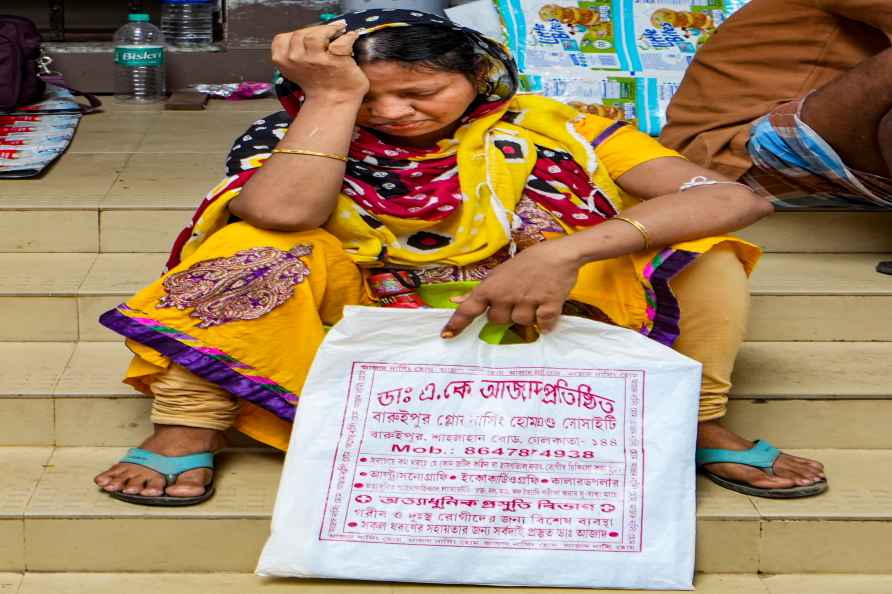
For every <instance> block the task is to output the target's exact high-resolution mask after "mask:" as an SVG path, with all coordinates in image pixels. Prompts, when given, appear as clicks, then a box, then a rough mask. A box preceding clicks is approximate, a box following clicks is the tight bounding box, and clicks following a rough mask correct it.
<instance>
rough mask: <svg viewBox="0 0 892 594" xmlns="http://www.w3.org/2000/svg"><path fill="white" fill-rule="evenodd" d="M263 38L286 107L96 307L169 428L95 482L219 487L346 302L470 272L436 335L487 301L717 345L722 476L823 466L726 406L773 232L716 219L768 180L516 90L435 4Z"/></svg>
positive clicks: (280, 427) (759, 478) (785, 479)
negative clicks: (230, 454)
mask: <svg viewBox="0 0 892 594" xmlns="http://www.w3.org/2000/svg"><path fill="white" fill-rule="evenodd" d="M272 53H273V61H274V62H275V63H276V65H277V66H278V67H279V70H280V72H281V75H282V77H283V78H282V79H281V81H280V84H279V85H278V92H279V95H280V98H281V100H282V103H283V105H284V106H285V108H286V110H287V113H286V112H281V113H279V114H275V115H273V116H270V117H268V118H266V119H264V120H262V121H260V122H257V123H256V124H255V125H254V126H253V127H252V128H251V129H250V130H249V131H248V132H247V133H246V134H245V135H244V136H243V137H241V138H240V139H239V140H238V141H237V142H236V144H235V145H234V146H233V149H232V152H231V154H230V158H229V162H228V170H229V174H230V177H227V178H226V179H225V180H223V182H221V184H220V185H218V186H217V187H216V188H215V189H214V190H212V191H211V193H210V194H209V195H208V198H207V199H206V200H205V201H204V202H203V203H202V204H201V206H200V207H199V209H198V212H197V213H196V215H195V218H194V220H193V224H192V225H190V227H189V229H187V230H186V231H185V232H184V233H183V234H181V236H180V238H179V239H178V240H177V242H176V244H175V246H174V250H173V254H172V256H171V259H170V262H169V271H168V272H167V273H166V274H165V275H164V276H163V277H162V278H161V279H159V280H158V281H157V282H155V283H153V284H152V285H150V286H149V287H147V288H146V289H144V290H142V291H140V292H139V293H138V294H137V295H136V296H135V297H133V298H132V299H131V300H129V301H128V302H127V303H126V304H123V305H121V306H119V307H118V308H116V309H114V310H112V311H110V312H108V313H106V314H104V315H103V316H102V323H103V324H105V325H106V326H108V327H109V328H111V329H113V330H115V331H117V332H119V333H120V334H122V335H124V336H125V337H127V338H128V345H129V347H130V348H131V349H132V350H133V352H134V353H135V357H134V359H133V362H132V364H131V366H130V369H129V370H128V372H127V377H126V379H125V381H126V382H127V383H129V384H131V385H133V386H135V387H136V388H137V389H139V390H141V391H143V392H145V393H146V394H150V395H152V396H153V397H154V402H153V408H152V421H153V423H154V424H155V432H154V434H153V435H152V436H150V437H149V438H148V439H147V440H146V441H145V442H143V444H142V445H141V446H140V447H139V448H136V449H133V450H131V451H130V453H129V454H128V456H127V457H125V458H124V459H123V460H121V461H120V462H119V463H117V464H114V465H113V466H112V467H111V468H109V469H108V470H106V471H105V472H102V473H101V474H99V475H98V476H97V477H96V479H95V481H96V484H97V485H99V486H100V487H102V488H103V489H104V490H105V491H107V492H109V493H110V494H112V495H113V496H115V497H117V498H119V499H123V500H125V501H129V502H133V503H143V504H154V505H189V504H193V503H197V502H199V501H203V500H204V499H207V498H208V497H210V495H211V494H212V493H213V470H212V469H213V452H214V451H216V450H218V449H220V448H222V447H223V446H224V440H223V435H222V432H223V431H224V430H226V429H228V428H230V427H233V426H234V427H236V428H237V429H239V430H241V431H242V432H244V433H246V434H248V435H250V436H252V437H254V438H256V439H258V440H260V441H262V442H264V443H267V444H270V445H273V446H275V447H278V448H280V449H285V447H286V445H287V443H288V438H289V433H290V430H291V421H292V419H293V417H294V413H295V407H296V406H297V404H298V400H299V396H298V395H299V394H300V392H301V387H302V385H303V382H304V379H305V377H306V373H307V371H308V369H309V366H310V364H311V362H312V360H313V356H314V354H315V352H316V349H317V348H318V346H319V344H320V342H321V341H322V339H323V337H324V333H325V329H324V328H325V326H326V325H329V324H333V323H335V322H337V320H338V319H339V317H340V316H341V312H342V309H343V307H344V306H345V305H350V304H366V305H374V304H377V305H385V306H386V305H398V306H418V305H421V303H419V300H420V299H422V298H426V299H428V303H427V304H428V305H434V306H442V305H444V304H446V305H448V304H449V302H450V300H449V297H448V296H450V295H452V296H455V295H461V296H460V297H458V298H456V299H454V300H453V303H460V305H459V306H458V308H457V310H456V312H455V314H454V316H453V317H452V318H451V320H450V322H449V323H448V325H447V326H446V327H445V328H444V329H443V337H444V339H448V338H450V337H451V336H454V335H456V334H457V333H459V332H461V331H462V329H463V328H464V327H465V326H467V324H468V323H469V322H470V321H471V320H473V319H474V318H475V317H477V316H480V315H484V314H486V315H487V316H488V318H489V320H491V321H492V322H494V323H498V324H508V323H513V324H517V325H519V326H530V325H537V326H538V327H539V328H540V329H541V330H543V331H548V330H549V329H550V328H551V327H552V326H553V325H554V323H555V321H556V319H557V317H558V316H559V315H560V314H561V312H562V311H563V312H564V313H571V314H574V315H583V316H587V317H591V318H595V319H599V320H602V321H607V322H610V323H613V324H618V325H621V326H624V327H627V328H631V329H633V330H636V331H640V332H641V333H643V334H645V335H647V336H649V337H650V338H652V339H654V340H657V341H659V342H661V343H663V344H666V345H670V346H673V347H674V348H675V349H676V350H678V351H679V352H681V353H684V354H685V355H688V356H689V357H692V358H693V359H696V360H698V361H700V362H702V363H703V382H702V396H701V406H700V424H699V436H698V446H699V448H700V449H698V463H699V464H700V465H701V467H702V468H703V469H704V470H705V471H706V472H707V475H708V476H709V477H710V478H712V479H713V480H715V481H717V482H719V483H721V484H723V485H725V486H727V487H729V488H733V489H735V490H738V491H742V492H746V493H750V494H755V495H762V496H773V497H797V496H806V495H813V494H817V493H820V492H822V491H823V490H825V489H826V485H827V483H826V481H825V480H824V474H823V467H822V466H821V464H820V463H818V462H815V461H811V460H806V459H803V458H798V457H795V456H790V455H787V454H781V453H780V452H779V451H778V450H776V449H775V448H773V447H771V446H770V445H769V444H767V443H766V442H757V443H756V444H753V443H752V442H750V441H748V440H746V439H743V438H742V437H739V436H738V435H736V434H734V433H732V432H731V431H729V430H728V429H725V428H724V427H722V425H720V424H719V419H720V418H721V417H722V416H723V415H724V414H725V406H726V402H727V394H728V391H729V389H730V387H731V384H730V376H731V371H732V369H733V365H734V359H735V357H736V355H737V351H738V349H739V347H740V344H741V342H742V340H743V334H744V330H745V326H746V317H747V313H748V304H749V302H748V299H749V288H748V284H747V274H748V272H749V271H750V270H751V269H752V267H753V266H754V265H755V263H756V260H757V259H758V255H759V252H758V249H757V248H755V247H754V246H751V245H749V244H747V243H745V242H743V241H740V240H737V239H734V238H731V237H715V236H716V235H720V234H723V233H727V232H730V231H734V230H736V229H740V228H742V227H745V226H747V225H750V224H752V223H753V222H755V221H757V220H759V219H760V218H762V217H764V216H766V215H768V214H769V213H771V212H772V207H771V205H770V204H769V202H768V201H766V200H764V199H762V198H760V197H758V196H756V195H755V194H753V193H752V192H751V191H749V190H748V189H747V188H745V187H743V186H741V185H739V184H735V183H727V182H725V180H722V179H720V178H719V177H718V176H717V175H716V174H714V173H712V172H711V171H709V170H707V169H704V168H702V167H699V166H697V165H694V164H692V163H689V162H688V161H686V160H684V159H683V158H681V157H679V155H678V154H677V153H676V152H674V151H672V150H668V149H666V148H664V147H662V146H661V145H660V144H658V143H657V142H656V141H654V140H653V139H651V138H650V137H648V136H646V135H644V134H642V133H640V132H638V131H636V130H634V129H633V127H631V126H626V125H624V124H622V123H617V122H614V121H611V120H607V119H604V118H600V117H596V116H588V115H581V114H579V113H578V112H576V111H575V110H574V109H572V108H570V107H568V106H566V105H562V104H560V103H557V102H555V101H552V100H549V99H545V98H541V97H533V96H524V95H516V90H517V70H516V66H515V64H514V62H513V60H512V59H511V58H510V57H509V56H508V55H507V54H506V53H505V52H504V50H503V49H502V48H501V46H500V45H498V44H497V43H495V42H493V41H491V40H489V39H487V38H485V37H483V36H481V35H480V34H478V33H476V32H474V31H471V30H468V29H464V28H462V27H459V26H457V25H454V24H452V23H450V22H449V21H444V20H442V19H439V18H437V17H433V16H430V15H426V14H423V13H419V12H410V11H399V10H389V11H377V10H369V11H363V12H359V13H351V14H347V15H345V16H344V20H340V21H337V22H334V23H331V24H328V25H324V26H318V27H312V28H308V29H302V30H298V31H296V32H294V33H290V34H283V35H279V36H277V37H276V38H275V40H274V42H273V51H272ZM633 197H634V198H633ZM406 283H409V284H412V283H420V284H421V285H422V286H421V288H420V289H419V291H418V292H413V293H408V292H406V291H404V290H402V286H403V284H406ZM419 295H420V297H419ZM425 296H426V297H425ZM453 307H454V304H453ZM407 331H411V329H407Z"/></svg>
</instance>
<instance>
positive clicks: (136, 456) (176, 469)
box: [109, 448, 214, 507]
mask: <svg viewBox="0 0 892 594" xmlns="http://www.w3.org/2000/svg"><path fill="white" fill-rule="evenodd" d="M120 461H121V462H124V463H126V464H138V465H139V466H145V467H146V468H149V469H151V470H154V471H155V472H158V473H160V474H161V475H162V476H164V486H165V487H166V486H168V485H172V484H174V483H176V482H177V477H178V476H180V475H181V474H183V473H184V472H188V471H190V470H195V469H196V468H210V469H211V470H213V469H214V454H213V453H212V452H200V453H198V454H189V455H188V456H162V455H161V454H156V453H155V452H150V451H148V450H143V449H140V448H131V449H130V450H128V451H127V455H126V456H124V457H123V458H121V460H120ZM213 494H214V481H213V480H211V482H210V483H208V484H207V485H205V487H204V493H202V494H201V495H196V496H194V497H173V496H172V495H157V496H148V495H132V494H129V493H122V492H120V491H114V492H110V493H109V495H111V496H112V497H114V498H115V499H120V500H121V501H126V502H127V503H135V504H137V505H157V506H162V507H183V506H187V505H195V504H198V503H201V502H202V501H207V500H208V499H210V498H211V496H212V495H213Z"/></svg>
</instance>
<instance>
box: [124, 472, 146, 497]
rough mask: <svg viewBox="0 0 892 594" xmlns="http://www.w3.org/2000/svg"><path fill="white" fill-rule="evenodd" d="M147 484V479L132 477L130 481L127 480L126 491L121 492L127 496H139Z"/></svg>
mask: <svg viewBox="0 0 892 594" xmlns="http://www.w3.org/2000/svg"><path fill="white" fill-rule="evenodd" d="M145 484H146V479H145V477H142V476H131V477H130V478H129V479H127V484H126V485H125V486H124V489H123V490H122V491H121V492H122V493H126V494H127V495H139V494H140V493H141V492H142V490H143V488H144V487H145Z"/></svg>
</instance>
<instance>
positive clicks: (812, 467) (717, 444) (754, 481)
mask: <svg viewBox="0 0 892 594" xmlns="http://www.w3.org/2000/svg"><path fill="white" fill-rule="evenodd" d="M697 447H698V448H718V449H724V450H738V451H742V450H748V449H750V448H751V447H753V442H751V441H747V440H745V439H744V438H742V437H740V436H739V435H737V434H736V433H734V432H733V431H730V430H729V429H726V428H724V427H722V426H721V425H720V424H719V422H718V421H704V422H702V423H700V424H699V425H698V428H697ZM705 466H706V468H707V469H708V470H709V471H710V472H712V473H714V474H717V475H719V476H720V477H722V478H726V479H730V480H734V481H739V482H743V483H747V484H749V485H752V486H753V487H759V488H765V489H789V488H791V487H797V486H808V485H813V484H815V483H817V482H820V481H822V480H824V479H825V478H826V476H825V475H824V465H823V464H821V463H820V462H818V461H816V460H809V459H807V458H800V457H798V456H791V455H789V454H781V455H780V456H778V458H777V460H776V461H775V462H774V467H773V471H774V475H770V474H767V473H765V472H764V471H763V470H760V469H758V468H754V467H752V466H746V465H745V464H732V463H728V462H721V463H715V464H706V465H705Z"/></svg>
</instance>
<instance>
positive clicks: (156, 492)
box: [139, 476, 164, 497]
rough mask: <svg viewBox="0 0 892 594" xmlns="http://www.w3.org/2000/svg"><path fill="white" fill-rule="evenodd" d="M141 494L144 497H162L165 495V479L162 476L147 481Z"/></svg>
mask: <svg viewBox="0 0 892 594" xmlns="http://www.w3.org/2000/svg"><path fill="white" fill-rule="evenodd" d="M139 494H140V495H143V496H144V497H160V496H161V495H164V479H163V478H161V477H160V476H155V477H152V478H150V479H149V480H147V481H146V484H145V486H144V487H143V490H142V491H140V493H139Z"/></svg>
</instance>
